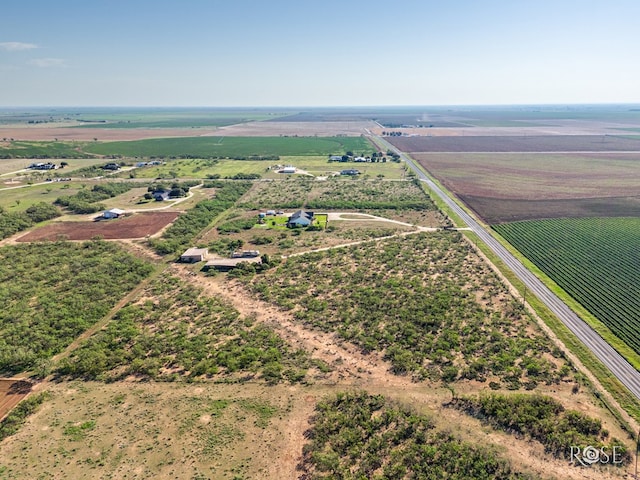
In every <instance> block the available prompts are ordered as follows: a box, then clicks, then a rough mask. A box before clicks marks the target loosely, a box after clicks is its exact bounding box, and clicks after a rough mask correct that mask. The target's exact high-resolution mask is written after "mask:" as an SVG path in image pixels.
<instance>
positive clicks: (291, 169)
mask: <svg viewBox="0 0 640 480" xmlns="http://www.w3.org/2000/svg"><path fill="white" fill-rule="evenodd" d="M282 173H296V167H292V166H291V165H289V166H287V167H284V168H283V169H282Z"/></svg>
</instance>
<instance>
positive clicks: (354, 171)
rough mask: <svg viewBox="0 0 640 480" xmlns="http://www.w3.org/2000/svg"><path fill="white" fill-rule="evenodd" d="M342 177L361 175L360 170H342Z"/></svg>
mask: <svg viewBox="0 0 640 480" xmlns="http://www.w3.org/2000/svg"><path fill="white" fill-rule="evenodd" d="M340 175H360V170H356V169H355V168H348V169H346V170H342V171H341V172H340Z"/></svg>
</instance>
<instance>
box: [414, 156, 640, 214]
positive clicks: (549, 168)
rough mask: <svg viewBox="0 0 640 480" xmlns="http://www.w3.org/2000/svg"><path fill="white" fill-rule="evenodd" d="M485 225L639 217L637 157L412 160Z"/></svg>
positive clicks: (518, 157)
mask: <svg viewBox="0 0 640 480" xmlns="http://www.w3.org/2000/svg"><path fill="white" fill-rule="evenodd" d="M412 156H413V157H414V158H415V159H416V160H418V161H419V163H420V165H422V166H423V167H424V168H425V169H426V170H427V171H429V173H431V174H432V175H433V176H434V177H436V178H437V179H438V180H439V181H440V182H441V183H442V184H443V185H444V186H445V187H446V188H447V189H448V190H449V191H451V192H452V193H454V194H455V195H457V196H458V197H460V198H461V199H462V200H463V201H464V202H465V203H466V204H467V205H468V206H469V207H471V208H472V209H473V210H474V211H475V212H476V213H477V214H478V215H479V216H480V217H481V218H482V219H484V220H485V221H486V222H487V223H490V224H494V223H502V222H509V221H517V220H530V219H537V218H555V217H595V216H636V215H640V190H639V189H638V184H637V182H636V181H635V179H636V178H638V176H639V175H640V162H638V160H637V155H636V154H622V153H610V152H603V153H595V154H575V153H573V154H570V153H566V154H545V153H495V154H473V153H445V154H438V153H429V154H424V153H423V154H419V153H418V154H413V155H412Z"/></svg>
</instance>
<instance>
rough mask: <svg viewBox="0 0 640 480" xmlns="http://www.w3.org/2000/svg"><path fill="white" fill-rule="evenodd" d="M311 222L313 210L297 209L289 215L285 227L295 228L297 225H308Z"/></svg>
mask: <svg viewBox="0 0 640 480" xmlns="http://www.w3.org/2000/svg"><path fill="white" fill-rule="evenodd" d="M312 223H313V212H305V211H303V210H298V211H297V212H295V213H293V214H292V215H291V216H290V217H289V221H288V222H287V227H289V228H297V227H308V226H310V225H311V224H312Z"/></svg>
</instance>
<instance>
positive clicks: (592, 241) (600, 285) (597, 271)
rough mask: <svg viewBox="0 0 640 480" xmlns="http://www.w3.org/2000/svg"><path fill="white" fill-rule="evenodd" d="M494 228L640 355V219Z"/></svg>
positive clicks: (562, 221) (558, 221) (545, 222)
mask: <svg viewBox="0 0 640 480" xmlns="http://www.w3.org/2000/svg"><path fill="white" fill-rule="evenodd" d="M494 229H495V230H496V231H497V232H498V233H500V235H502V236H503V237H504V238H506V239H507V240H508V241H509V242H510V243H511V244H512V245H513V246H514V247H516V248H517V249H518V250H520V252H522V254H523V255H525V256H526V257H527V258H529V259H530V260H531V261H532V262H533V263H534V264H536V265H537V266H538V267H539V268H540V269H541V270H542V271H543V272H544V273H546V274H547V275H548V276H549V277H551V279H552V280H553V281H555V282H556V283H557V284H558V285H559V286H560V287H562V288H563V289H564V290H565V291H566V292H567V293H569V294H570V295H571V296H572V297H574V298H575V299H576V300H577V301H578V302H579V303H581V304H582V305H583V306H584V307H585V308H586V309H587V310H588V311H589V312H591V313H592V314H593V315H594V316H595V317H596V318H598V319H599V320H600V321H601V322H602V323H603V324H605V325H606V326H607V327H609V329H611V331H612V332H613V333H614V334H615V335H616V336H618V337H619V338H620V339H622V340H623V341H625V342H626V343H627V344H628V345H629V346H630V347H631V348H633V349H634V350H635V351H636V352H638V353H640V337H639V336H638V328H639V327H640V264H639V263H638V244H640V218H583V219H553V220H540V221H528V222H514V223H509V224H503V225H497V226H495V227H494Z"/></svg>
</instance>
